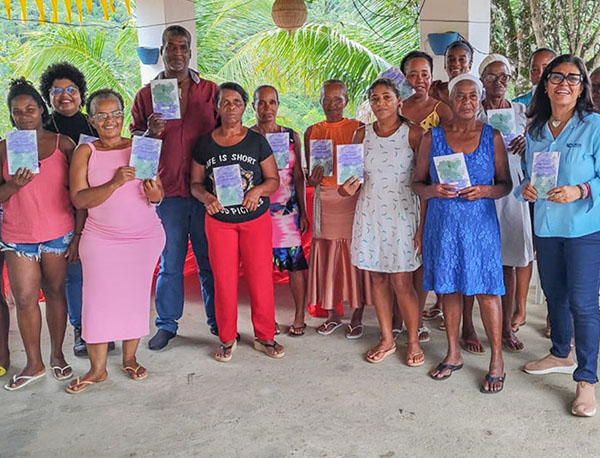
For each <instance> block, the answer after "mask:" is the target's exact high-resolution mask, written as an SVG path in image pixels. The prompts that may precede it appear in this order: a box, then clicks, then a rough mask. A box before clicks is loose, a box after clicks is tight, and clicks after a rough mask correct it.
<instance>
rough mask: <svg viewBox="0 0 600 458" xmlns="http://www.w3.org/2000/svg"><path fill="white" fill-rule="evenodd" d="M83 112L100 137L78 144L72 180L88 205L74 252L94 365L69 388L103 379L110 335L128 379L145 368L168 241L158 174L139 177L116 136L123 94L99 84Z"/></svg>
mask: <svg viewBox="0 0 600 458" xmlns="http://www.w3.org/2000/svg"><path fill="white" fill-rule="evenodd" d="M87 112H88V114H89V116H90V121H91V122H92V125H93V127H94V128H95V129H96V131H97V132H98V136H99V137H100V138H99V140H96V141H93V142H91V143H85V144H81V145H79V146H78V147H77V150H76V151H75V155H74V158H73V163H72V165H71V173H70V183H71V199H72V201H73V204H74V205H75V207H76V208H79V209H86V210H88V217H87V219H86V222H85V227H84V229H83V234H82V236H81V242H80V245H79V253H80V256H81V263H82V266H83V308H82V316H81V320H82V337H83V338H84V339H85V341H86V342H87V350H88V356H89V358H90V364H91V368H90V370H89V371H88V372H87V373H86V374H85V375H84V376H82V377H77V380H75V381H73V382H72V383H71V384H69V386H67V392H68V393H71V394H75V393H81V392H82V391H84V390H86V389H87V388H89V387H90V386H91V385H93V384H94V383H98V382H103V381H104V380H106V379H107V377H108V372H107V371H106V358H107V352H108V343H109V342H111V341H115V340H122V341H123V366H122V369H123V370H124V371H125V372H126V373H127V374H128V375H129V376H130V377H131V379H132V380H142V379H144V378H146V377H147V376H148V371H147V370H146V368H144V367H143V366H142V365H141V364H139V363H138V361H137V359H136V352H137V348H138V345H139V342H140V338H141V337H142V336H144V335H147V334H148V333H149V320H150V293H151V291H150V290H151V287H152V275H153V273H154V268H155V266H156V261H157V259H158V257H159V255H160V253H161V251H162V249H163V246H164V244H165V233H164V230H163V227H162V224H161V223H160V220H159V219H158V216H157V214H156V210H155V206H156V205H158V204H159V203H160V202H161V200H162V198H163V189H162V185H161V182H160V178H159V177H158V176H156V178H155V179H152V178H148V176H145V179H141V177H142V176H143V175H141V174H140V170H138V169H136V168H134V167H132V166H131V165H130V164H131V163H132V162H131V159H132V157H133V156H134V154H133V153H132V146H131V144H132V141H131V139H129V138H124V137H121V131H122V129H123V99H122V98H121V96H120V95H119V94H118V93H116V92H115V91H113V90H111V89H101V90H99V91H96V92H94V93H93V94H92V95H90V98H89V100H88V102H87ZM154 141H156V140H154ZM157 161H158V158H157ZM107 285H110V287H107Z"/></svg>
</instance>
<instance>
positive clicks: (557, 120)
mask: <svg viewBox="0 0 600 458" xmlns="http://www.w3.org/2000/svg"><path fill="white" fill-rule="evenodd" d="M550 124H552V127H554V128H555V129H558V127H559V126H560V125H561V124H562V121H561V120H560V119H553V120H552V121H550Z"/></svg>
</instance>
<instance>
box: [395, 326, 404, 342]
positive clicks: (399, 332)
mask: <svg viewBox="0 0 600 458" xmlns="http://www.w3.org/2000/svg"><path fill="white" fill-rule="evenodd" d="M404 331H406V328H405V327H404V325H402V328H394V329H392V336H393V337H394V340H398V337H400V336H401V335H402V333H403V332H404Z"/></svg>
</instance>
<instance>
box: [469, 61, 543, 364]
mask: <svg viewBox="0 0 600 458" xmlns="http://www.w3.org/2000/svg"><path fill="white" fill-rule="evenodd" d="M479 76H480V78H481V81H482V82H483V87H484V89H485V94H486V97H485V99H484V100H483V101H482V102H481V105H482V107H483V110H481V111H480V118H479V119H480V120H481V121H482V122H485V123H489V124H491V125H492V127H495V128H496V129H498V130H499V131H500V133H501V134H502V137H503V138H504V143H505V145H506V149H507V150H508V151H509V153H508V165H509V168H510V176H511V179H512V182H513V186H518V185H519V184H520V183H521V181H522V180H523V169H522V167H521V157H522V156H523V152H524V150H525V128H526V127H527V117H526V116H525V110H526V107H525V105H523V104H522V103H517V102H509V101H508V100H507V99H506V87H507V85H508V82H509V80H510V77H511V71H510V63H509V62H508V59H506V57H504V56H501V55H500V54H490V55H489V56H487V57H486V58H485V59H483V62H481V65H480V66H479ZM496 212H497V213H498V220H499V222H500V235H501V238H502V266H503V270H504V284H505V286H506V294H505V295H504V296H502V312H503V313H502V322H503V326H502V341H503V343H504V345H505V346H506V348H507V349H508V350H509V351H512V352H520V351H523V348H524V347H523V343H522V342H521V341H520V340H519V339H518V338H517V336H516V335H515V332H516V331H517V330H518V329H519V327H520V326H522V325H524V324H525V310H526V309H525V307H526V304H527V293H528V292H529V282H530V280H531V271H532V266H533V258H534V255H533V240H532V234H531V217H530V214H529V206H528V204H527V203H526V202H522V201H519V200H517V199H516V198H515V196H513V195H512V194H509V195H507V196H504V197H503V198H501V199H498V200H496Z"/></svg>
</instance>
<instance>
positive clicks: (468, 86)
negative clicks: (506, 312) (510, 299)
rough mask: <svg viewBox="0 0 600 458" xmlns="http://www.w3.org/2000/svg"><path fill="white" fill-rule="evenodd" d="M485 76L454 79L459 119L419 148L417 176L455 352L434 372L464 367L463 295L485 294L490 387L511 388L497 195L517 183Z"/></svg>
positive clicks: (444, 374)
mask: <svg viewBox="0 0 600 458" xmlns="http://www.w3.org/2000/svg"><path fill="white" fill-rule="evenodd" d="M482 90H483V88H482V85H481V81H480V80H479V79H478V78H476V77H475V76H473V75H470V74H463V75H460V76H457V77H456V78H454V79H453V80H452V81H450V85H449V91H450V102H451V108H452V111H453V120H452V122H450V123H447V124H446V125H444V126H443V127H434V128H433V129H431V131H430V132H429V133H428V134H426V135H425V137H424V139H423V141H422V142H421V146H420V149H419V154H418V158H417V168H416V172H415V177H414V180H413V189H414V190H415V192H416V193H417V194H418V195H419V196H420V197H422V198H423V199H424V200H426V201H427V216H426V218H425V227H424V232H423V265H424V270H425V272H424V280H423V287H424V288H425V289H426V290H433V291H435V292H436V293H438V294H444V308H445V312H444V313H445V318H446V327H447V330H446V333H447V337H448V353H447V355H446V358H445V359H444V361H443V362H442V363H440V364H439V365H438V366H437V368H436V369H435V370H433V371H432V372H431V374H430V376H431V377H432V378H433V379H434V380H445V379H447V378H449V377H450V376H451V375H452V372H454V371H456V370H459V369H461V368H462V366H463V360H462V356H461V354H460V346H459V340H458V333H459V327H460V319H461V312H462V295H467V296H477V299H478V301H479V304H480V307H481V315H482V318H483V323H484V326H485V330H486V333H487V336H488V340H489V341H490V345H491V348H492V352H491V353H492V355H491V361H490V367H489V372H488V374H486V376H485V381H484V383H483V385H482V386H481V391H482V392H483V393H498V392H500V391H501V390H502V389H503V388H504V379H505V374H504V363H503V360H502V340H501V331H502V317H501V307H500V301H499V298H498V295H502V294H504V293H505V290H504V283H503V280H502V259H501V248H500V228H499V225H498V218H497V216H496V208H495V206H494V199H499V198H501V197H503V196H505V195H506V194H508V193H509V192H510V190H511V188H512V183H511V179H510V172H509V169H508V160H507V157H506V150H505V149H504V142H503V140H502V136H501V135H500V133H499V132H497V131H495V130H494V129H493V128H492V127H491V126H489V125H487V124H483V123H481V122H480V121H478V120H477V111H478V110H479V106H480V100H481V94H482Z"/></svg>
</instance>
